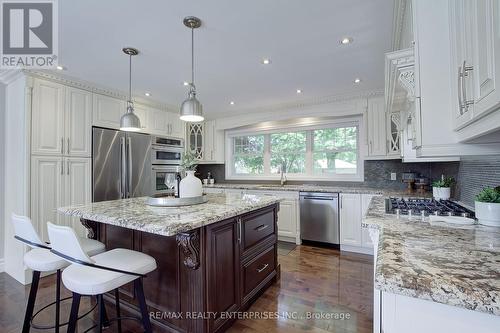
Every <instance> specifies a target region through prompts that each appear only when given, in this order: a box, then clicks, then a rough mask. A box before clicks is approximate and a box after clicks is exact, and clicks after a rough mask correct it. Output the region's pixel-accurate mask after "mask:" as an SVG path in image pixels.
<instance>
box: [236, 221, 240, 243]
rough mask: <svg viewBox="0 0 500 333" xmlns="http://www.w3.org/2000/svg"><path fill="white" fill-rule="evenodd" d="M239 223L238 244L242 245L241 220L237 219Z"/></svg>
mask: <svg viewBox="0 0 500 333" xmlns="http://www.w3.org/2000/svg"><path fill="white" fill-rule="evenodd" d="M237 221H238V222H237V223H238V243H240V244H241V218H240V217H238V219H237Z"/></svg>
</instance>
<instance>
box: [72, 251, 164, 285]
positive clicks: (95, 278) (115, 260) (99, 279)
mask: <svg viewBox="0 0 500 333" xmlns="http://www.w3.org/2000/svg"><path fill="white" fill-rule="evenodd" d="M92 260H94V261H95V264H96V265H100V266H106V267H112V268H116V269H120V270H124V271H128V272H134V273H139V274H147V273H149V272H151V271H154V270H155V269H156V260H155V259H154V258H153V257H151V256H149V255H147V254H144V253H141V252H137V251H132V250H127V249H113V250H111V251H107V252H104V253H101V254H98V255H95V256H93V257H92ZM137 278H138V277H137V276H134V275H129V274H122V273H117V272H111V271H106V270H102V269H98V268H94V267H89V266H84V265H78V264H72V265H70V266H69V267H68V268H66V269H65V270H64V271H63V274H62V280H63V283H64V286H65V287H66V288H68V289H69V290H70V291H72V292H75V293H78V294H81V295H98V294H104V293H106V292H108V291H110V290H113V289H116V288H118V287H121V286H123V285H124V284H126V283H129V282H131V281H133V280H135V279H137Z"/></svg>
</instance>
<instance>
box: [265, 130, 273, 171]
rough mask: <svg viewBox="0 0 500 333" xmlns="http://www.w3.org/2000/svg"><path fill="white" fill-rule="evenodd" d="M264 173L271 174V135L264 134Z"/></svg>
mask: <svg viewBox="0 0 500 333" xmlns="http://www.w3.org/2000/svg"><path fill="white" fill-rule="evenodd" d="M264 175H266V176H271V135H270V134H266V135H264Z"/></svg>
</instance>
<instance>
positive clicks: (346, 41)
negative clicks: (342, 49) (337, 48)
mask: <svg viewBox="0 0 500 333" xmlns="http://www.w3.org/2000/svg"><path fill="white" fill-rule="evenodd" d="M352 41H353V39H352V37H344V38H342V39H341V40H340V44H342V45H347V44H350V43H352Z"/></svg>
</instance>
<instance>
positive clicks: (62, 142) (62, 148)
mask: <svg viewBox="0 0 500 333" xmlns="http://www.w3.org/2000/svg"><path fill="white" fill-rule="evenodd" d="M62 154H64V138H63V137H61V155H62Z"/></svg>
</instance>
